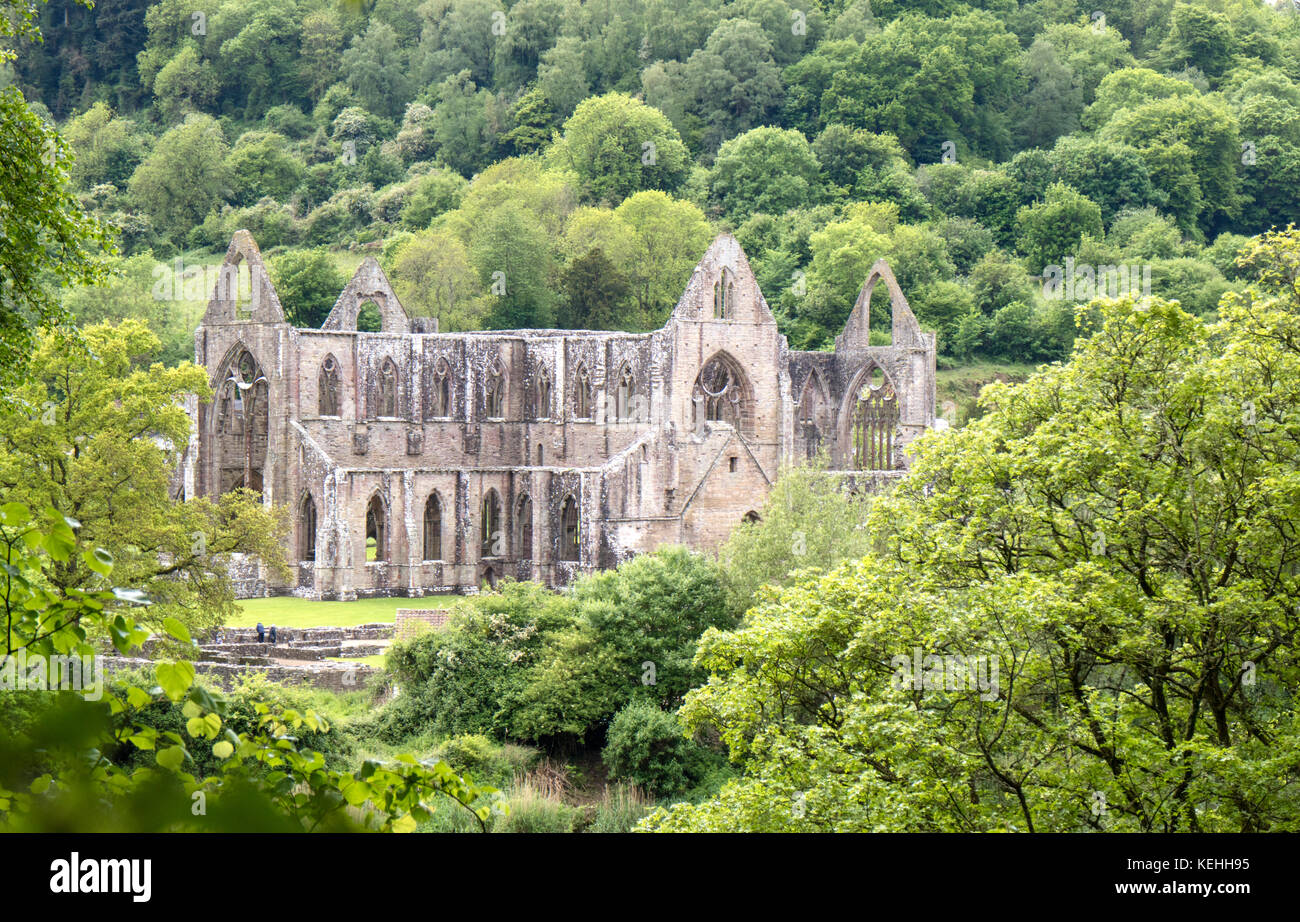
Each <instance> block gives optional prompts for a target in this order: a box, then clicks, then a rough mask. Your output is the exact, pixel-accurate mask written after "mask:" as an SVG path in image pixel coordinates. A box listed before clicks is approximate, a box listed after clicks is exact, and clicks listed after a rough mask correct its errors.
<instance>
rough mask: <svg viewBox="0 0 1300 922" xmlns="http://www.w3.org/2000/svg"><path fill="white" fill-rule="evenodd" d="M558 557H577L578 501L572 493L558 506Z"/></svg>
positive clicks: (571, 558) (575, 558)
mask: <svg viewBox="0 0 1300 922" xmlns="http://www.w3.org/2000/svg"><path fill="white" fill-rule="evenodd" d="M560 559H561V560H577V559H578V503H577V501H576V500H575V499H574V498H573V494H569V495H568V496H566V497H564V503H563V505H562V506H561V507H560Z"/></svg>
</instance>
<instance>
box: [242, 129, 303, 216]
mask: <svg viewBox="0 0 1300 922" xmlns="http://www.w3.org/2000/svg"><path fill="white" fill-rule="evenodd" d="M288 145H289V140H288V138H286V137H284V135H281V134H277V133H276V132H274V131H248V132H245V133H244V134H243V135H242V136H241V137H240V139H239V140H238V141H236V142H235V148H234V150H232V151H231V152H230V156H228V157H227V158H226V169H227V170H228V171H229V174H230V183H231V186H232V187H233V190H234V196H233V201H234V202H236V203H237V204H240V205H251V204H253V203H254V202H256V201H257V200H258V199H260V198H263V197H265V196H270V197H271V198H273V199H276V200H277V201H281V202H283V201H286V200H288V198H289V196H290V195H291V194H292V193H293V191H294V190H295V189H297V188H298V186H299V184H300V183H301V182H302V180H303V174H304V172H305V171H304V169H303V165H302V161H301V160H299V159H298V158H297V157H295V156H293V155H292V154H290V153H288V152H287V150H286V148H287V147H288Z"/></svg>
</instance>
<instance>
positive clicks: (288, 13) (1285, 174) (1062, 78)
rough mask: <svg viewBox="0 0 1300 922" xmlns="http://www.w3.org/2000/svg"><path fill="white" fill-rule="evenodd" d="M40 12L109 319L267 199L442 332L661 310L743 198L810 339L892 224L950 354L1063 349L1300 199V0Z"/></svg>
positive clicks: (784, 299)
mask: <svg viewBox="0 0 1300 922" xmlns="http://www.w3.org/2000/svg"><path fill="white" fill-rule="evenodd" d="M40 26H41V29H42V31H43V33H44V37H45V41H44V43H43V44H39V45H34V44H27V43H24V44H22V45H21V46H17V50H18V56H17V59H16V60H15V61H13V62H12V64H11V65H9V66H8V67H7V69H6V70H4V71H0V83H2V82H10V83H12V84H14V85H16V86H17V87H18V88H20V89H21V90H22V91H23V93H24V94H25V95H26V96H27V98H28V99H29V100H30V101H32V102H33V103H34V105H35V107H36V108H37V110H38V111H39V112H40V113H41V115H42V116H43V117H45V118H47V119H48V120H50V121H52V122H54V123H55V124H57V126H58V128H59V129H60V131H61V133H62V134H63V136H64V137H65V138H66V139H67V143H68V144H69V145H70V148H71V152H72V154H73V155H74V156H75V160H74V161H73V162H72V165H71V172H72V179H73V182H74V183H75V187H76V190H77V194H78V196H79V197H80V199H81V201H82V202H83V204H84V206H85V207H86V208H87V210H88V211H89V212H90V213H92V214H93V215H96V216H98V217H100V218H102V219H103V220H105V221H106V222H108V223H110V224H111V225H112V226H113V228H114V229H115V232H116V234H117V236H118V241H119V248H120V256H119V257H117V258H116V259H115V261H114V267H115V268H116V269H117V270H120V272H119V275H118V277H117V279H116V280H115V281H114V283H113V286H112V288H111V289H110V294H109V295H108V296H106V295H105V294H104V293H103V292H96V293H95V295H94V296H92V297H78V296H76V295H75V294H74V296H73V297H72V298H71V299H70V303H71V306H72V309H73V311H74V313H75V314H76V315H77V317H78V318H79V319H81V320H83V321H94V320H100V319H115V318H117V317H121V316H125V315H135V316H145V317H146V318H149V315H150V314H154V315H159V314H162V313H164V312H165V311H164V307H165V305H159V304H157V303H154V304H152V305H151V304H149V303H148V302H149V301H150V300H151V299H150V297H149V293H150V290H151V289H153V288H154V287H155V282H156V280H157V276H156V274H155V273H154V268H155V266H156V261H157V260H164V261H166V260H173V259H174V258H175V257H176V256H178V255H181V254H183V255H184V256H186V257H188V258H190V259H202V258H203V256H202V254H204V253H207V254H211V253H212V252H214V251H224V249H225V246H226V244H227V243H228V241H229V238H230V236H231V233H232V232H233V231H234V230H236V229H238V228H240V227H246V228H248V229H249V230H251V231H252V232H253V234H254V236H255V237H256V238H257V240H258V241H259V243H260V244H261V245H262V247H263V248H264V249H265V250H267V251H269V252H270V253H271V255H272V257H273V259H272V266H273V269H272V271H273V274H274V280H275V282H276V283H277V285H278V286H280V287H281V289H282V295H283V297H282V300H284V301H285V303H286V305H287V307H288V309H289V311H290V312H291V314H292V315H293V318H292V319H293V320H294V321H295V322H297V323H299V324H304V325H314V324H319V322H320V321H321V320H322V319H323V317H324V313H325V312H326V311H327V310H328V308H329V306H330V305H331V304H332V302H333V299H334V297H335V296H336V295H337V293H338V291H339V289H341V287H342V285H343V284H344V282H345V280H346V269H348V268H350V267H348V266H343V267H341V266H340V265H339V261H338V259H337V258H336V257H337V255H338V254H339V252H340V251H341V250H342V248H345V247H346V248H353V249H356V248H359V247H364V248H374V249H375V250H376V251H377V252H378V254H380V256H381V262H382V263H383V265H384V267H385V269H386V270H387V271H388V272H389V274H390V276H391V277H392V278H393V279H394V282H395V285H396V286H397V289H398V292H399V294H400V295H401V296H402V297H403V300H404V302H405V303H406V304H407V306H408V308H409V309H410V310H412V312H414V313H419V314H424V315H432V316H437V317H438V318H439V320H440V322H441V324H442V329H444V330H458V329H480V328H505V329H508V328H518V327H547V326H561V327H581V328H596V329H601V328H607V329H614V328H619V329H634V330H635V329H649V328H653V327H655V326H658V325H659V324H661V323H662V322H663V321H664V319H665V318H666V316H667V313H668V311H669V310H670V309H671V307H672V305H673V304H674V303H675V301H676V298H677V297H678V295H679V294H680V292H681V290H682V288H683V286H684V283H685V280H686V278H687V277H688V276H689V272H690V269H691V267H692V266H693V265H694V264H695V262H696V260H697V259H698V258H699V256H700V255H701V254H702V252H703V249H704V247H705V245H706V243H707V241H708V240H709V239H710V237H711V236H712V235H713V234H714V233H716V232H718V231H720V230H728V231H731V232H733V233H735V234H736V235H737V236H738V238H739V239H740V241H741V243H742V244H743V245H744V247H745V249H746V251H747V252H748V254H749V256H750V258H751V260H752V262H753V264H754V267H755V270H756V271H757V273H758V275H759V280H760V284H761V286H762V288H763V291H764V292H765V294H766V295H767V297H768V299H769V301H770V302H771V304H772V307H773V309H774V311H775V312H776V314H777V317H778V321H779V323H780V324H781V328H782V330H783V332H785V333H786V334H787V336H788V337H789V338H790V341H791V345H792V346H794V347H796V348H821V347H827V346H829V345H830V344H831V342H832V341H833V339H834V336H835V335H836V334H837V333H838V332H839V330H840V328H841V326H842V324H843V321H844V320H845V318H846V317H847V315H848V311H849V308H850V307H851V305H852V302H853V300H854V296H855V294H856V290H857V287H858V286H859V285H860V284H861V282H862V280H863V278H864V276H865V274H866V269H867V267H868V266H869V265H870V264H871V263H872V262H873V261H874V260H875V259H877V258H879V257H881V256H885V257H887V258H888V259H889V260H890V261H891V264H892V265H893V267H894V270H895V273H896V275H897V276H898V278H899V281H900V282H901V283H902V285H903V288H904V290H905V291H906V293H907V295H908V297H909V299H910V300H911V302H912V305H913V307H914V309H915V310H916V313H917V315H918V317H919V318H920V320H921V322H922V323H923V325H925V326H926V327H927V328H930V329H934V330H937V331H938V332H939V334H940V336H939V342H940V349H941V353H942V359H943V360H944V361H945V362H947V363H949V364H953V363H962V362H968V361H972V360H981V359H983V360H993V361H1014V362H1030V363H1032V362H1035V361H1039V360H1044V359H1055V358H1060V357H1063V356H1064V355H1065V353H1066V352H1067V351H1068V348H1069V345H1070V343H1071V342H1072V341H1073V337H1074V335H1075V333H1076V324H1075V320H1076V317H1075V313H1076V312H1075V307H1076V302H1087V301H1088V300H1089V299H1090V298H1091V297H1092V295H1093V294H1094V292H1095V293H1099V294H1106V293H1110V294H1114V293H1117V292H1116V290H1115V289H1117V288H1121V287H1123V286H1124V285H1125V283H1128V284H1131V285H1132V286H1134V287H1141V288H1142V290H1143V292H1144V293H1145V291H1146V290H1147V289H1148V286H1149V291H1150V292H1151V293H1153V294H1156V295H1158V296H1162V297H1166V298H1171V299H1177V300H1179V301H1180V302H1181V303H1182V305H1183V307H1184V308H1185V309H1187V310H1189V311H1191V312H1192V313H1194V314H1198V315H1211V314H1212V313H1213V311H1214V309H1215V305H1216V304H1217V303H1218V301H1219V298H1220V296H1221V295H1222V294H1223V293H1224V292H1225V291H1229V290H1234V289H1237V290H1240V289H1241V288H1242V285H1243V281H1242V279H1241V278H1240V276H1239V274H1238V271H1237V269H1236V268H1235V266H1234V262H1233V259H1234V257H1235V255H1236V253H1237V251H1238V249H1239V248H1240V246H1241V244H1242V243H1243V242H1244V236H1243V235H1251V234H1256V233H1259V232H1261V231H1263V230H1266V229H1268V228H1269V227H1270V226H1275V225H1276V226H1279V227H1284V226H1285V225H1286V224H1287V223H1288V222H1289V221H1290V220H1292V219H1293V218H1294V217H1295V215H1296V214H1297V212H1298V211H1300V208H1297V197H1298V196H1300V19H1298V18H1297V15H1296V13H1295V11H1294V10H1293V9H1291V7H1290V6H1289V5H1288V6H1287V7H1285V8H1282V9H1278V10H1274V9H1272V8H1270V7H1267V6H1264V5H1261V4H1259V3H1257V2H1254V0H1222V2H1221V0H1210V2H1206V0H1197V2H1183V0H1179V2H1173V0H1155V2H1135V0H1098V2H1096V3H1094V4H1092V5H1090V6H1080V5H1078V4H1077V3H1075V2H1074V0H1038V2H1029V3H1016V2H1014V0H994V2H989V3H978V2H972V3H966V2H959V0H919V2H910V0H879V2H876V3H874V4H872V3H870V2H868V0H852V2H845V0H823V2H820V3H818V4H816V5H808V6H807V8H803V7H800V6H798V5H797V4H796V5H794V6H792V5H790V4H789V3H787V2H786V0H739V2H733V3H723V2H718V0H601V2H588V3H579V2H577V0H520V2H517V3H514V4H506V5H500V4H498V3H497V2H496V0H376V2H365V3H361V4H360V5H358V4H355V3H349V2H345V3H342V4H339V3H336V2H332V0H224V2H220V3H214V4H213V5H212V6H211V7H210V8H207V9H196V8H195V4H194V3H192V2H189V0H186V2H183V3H182V2H179V0H164V2H161V3H153V4H146V3H145V2H143V0H101V2H99V3H96V4H95V5H94V7H93V8H92V9H86V8H84V7H82V6H80V5H77V4H76V3H75V2H73V0H51V2H50V3H49V4H48V5H46V6H44V7H43V8H42V10H41V13H40ZM1067 260H1068V262H1067ZM1062 267H1066V268H1067V269H1068V273H1064V274H1067V278H1066V284H1065V285H1061V284H1057V285H1052V284H1047V285H1044V282H1043V278H1044V272H1045V271H1046V273H1047V275H1048V276H1049V278H1056V277H1059V276H1061V275H1062V274H1063V272H1062ZM1076 267H1077V268H1076ZM1117 269H1118V272H1116V271H1115V270H1117ZM1097 271H1100V272H1101V276H1100V278H1099V279H1098V278H1096V272H1097ZM496 272H504V273H505V274H506V278H508V279H509V283H508V284H507V285H506V288H505V292H504V293H496V294H494V293H492V291H491V284H492V280H493V278H494V275H493V273H496ZM1108 272H1109V274H1108ZM1053 273H1055V275H1054V274H1053ZM1097 289H1100V290H1099V291H1098V290H1097ZM1125 290H1127V289H1125ZM152 300H154V301H155V302H156V301H157V300H158V299H157V295H156V293H155V295H154V297H153V299H152ZM151 324H152V325H153V326H154V327H155V332H158V333H159V335H161V336H163V339H164V344H165V346H168V347H169V348H168V350H167V355H168V357H169V358H170V359H172V360H173V361H175V360H179V359H181V358H184V357H185V356H186V355H187V354H188V350H189V346H188V333H189V331H188V330H184V329H177V328H175V327H174V326H173V328H171V329H170V330H167V329H165V328H164V327H165V324H163V322H162V321H161V320H160V319H158V317H157V316H155V317H153V318H152V319H151Z"/></svg>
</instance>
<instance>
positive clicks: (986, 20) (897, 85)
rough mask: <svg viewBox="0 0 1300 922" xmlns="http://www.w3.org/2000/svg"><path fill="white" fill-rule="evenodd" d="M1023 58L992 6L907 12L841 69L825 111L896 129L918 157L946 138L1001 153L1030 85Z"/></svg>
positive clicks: (932, 152) (927, 156)
mask: <svg viewBox="0 0 1300 922" xmlns="http://www.w3.org/2000/svg"><path fill="white" fill-rule="evenodd" d="M1020 60H1021V54H1020V48H1019V44H1018V42H1017V41H1016V37H1015V36H1014V35H1012V34H1011V33H1009V32H1008V31H1007V30H1006V27H1005V26H1004V25H1003V24H1002V22H1001V20H999V19H998V18H996V17H995V16H993V15H992V14H991V13H987V12H984V11H975V12H971V13H966V14H965V15H962V16H953V17H951V18H948V19H929V18H925V17H922V16H915V15H910V16H903V17H901V18H899V19H895V20H894V21H893V22H891V23H890V24H889V25H888V26H886V27H885V28H884V30H883V31H881V33H880V34H879V35H878V36H873V37H872V39H871V40H870V41H867V42H864V43H862V45H861V46H860V47H859V48H858V50H857V54H856V55H855V56H854V57H853V58H852V60H851V62H850V63H849V65H848V66H847V67H845V68H843V69H842V70H839V71H836V72H835V73H834V75H833V76H832V78H831V81H830V86H829V87H828V88H827V90H826V92H825V94H824V95H823V96H822V100H821V106H822V114H823V116H824V117H826V118H827V119H828V120H830V121H837V122H843V123H844V124H846V125H850V126H853V127H859V128H867V129H869V130H871V131H877V132H889V133H890V134H893V135H894V136H895V137H897V138H898V140H899V141H900V142H901V143H902V145H903V146H904V147H905V148H906V149H908V150H910V151H911V152H912V153H913V155H914V156H915V157H916V158H917V159H918V160H926V161H935V160H938V159H939V158H940V156H941V154H942V151H943V145H944V143H945V142H952V143H954V144H957V145H958V147H959V148H964V147H967V146H969V148H971V149H973V150H974V151H976V152H978V153H979V154H981V155H983V156H993V157H1002V156H1005V155H1006V154H1007V153H1009V152H1010V143H1011V134H1010V124H1009V119H1008V115H1007V113H1008V111H1009V110H1010V108H1011V105H1012V103H1013V102H1014V101H1015V100H1016V98H1017V97H1018V96H1019V95H1020V93H1021V92H1023V90H1024V87H1025V77H1024V74H1023V73H1022V71H1021V68H1020ZM976 100H979V104H976Z"/></svg>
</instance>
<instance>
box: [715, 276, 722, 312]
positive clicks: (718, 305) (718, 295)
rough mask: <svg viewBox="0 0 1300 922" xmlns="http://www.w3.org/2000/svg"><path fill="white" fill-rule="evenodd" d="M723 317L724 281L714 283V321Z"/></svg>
mask: <svg viewBox="0 0 1300 922" xmlns="http://www.w3.org/2000/svg"><path fill="white" fill-rule="evenodd" d="M721 317H722V279H718V280H717V281H716V282H714V283H713V319H714V320H719V319H721Z"/></svg>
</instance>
